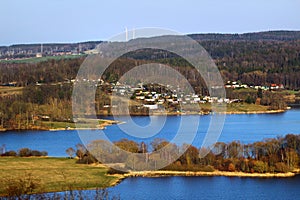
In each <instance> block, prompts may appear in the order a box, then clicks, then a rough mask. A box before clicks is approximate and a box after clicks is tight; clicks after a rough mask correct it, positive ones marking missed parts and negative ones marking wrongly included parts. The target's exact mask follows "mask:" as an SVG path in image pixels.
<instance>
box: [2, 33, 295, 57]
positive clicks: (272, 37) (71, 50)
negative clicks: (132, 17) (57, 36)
mask: <svg viewBox="0 0 300 200" xmlns="http://www.w3.org/2000/svg"><path fill="white" fill-rule="evenodd" d="M188 36H190V37H191V38H193V39H194V40H196V41H198V42H200V43H201V42H213V41H222V42H226V41H232V42H235V41H236V42H239V41H240V42H259V41H264V42H292V41H298V40H300V31H286V30H281V31H266V32H257V33H243V34H221V33H205V34H203V33H201V34H189V35H188ZM101 42H103V41H88V42H79V43H44V44H43V45H42V46H43V48H42V49H43V56H53V55H61V54H85V53H86V52H88V51H90V50H93V49H95V48H96V46H97V45H98V44H100V43H101ZM39 53H41V44H15V45H11V46H0V59H15V58H28V57H34V56H35V55H37V54H39Z"/></svg>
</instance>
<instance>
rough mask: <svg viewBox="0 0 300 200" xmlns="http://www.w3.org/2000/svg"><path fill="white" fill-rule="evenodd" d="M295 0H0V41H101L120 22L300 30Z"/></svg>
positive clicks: (191, 29) (192, 28)
mask: <svg viewBox="0 0 300 200" xmlns="http://www.w3.org/2000/svg"><path fill="white" fill-rule="evenodd" d="M299 8H300V0H184V1H183V0H152V1H148V0H147V1H146V0H126V1H125V0H108V1H103V0H82V1H77V0H1V1H0V22H1V28H0V46H1V45H10V44H17V43H46V42H79V41H88V40H106V39H108V38H110V37H111V36H113V35H115V34H118V33H120V32H123V31H124V29H125V27H128V29H132V28H143V27H159V28H166V29H172V30H175V31H178V32H181V33H245V32H257V31H268V30H300V9H299Z"/></svg>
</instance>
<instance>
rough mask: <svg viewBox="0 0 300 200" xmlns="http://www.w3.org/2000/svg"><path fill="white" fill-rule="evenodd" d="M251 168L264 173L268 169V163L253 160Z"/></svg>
mask: <svg viewBox="0 0 300 200" xmlns="http://www.w3.org/2000/svg"><path fill="white" fill-rule="evenodd" d="M253 169H254V171H255V172H258V173H264V172H267V171H268V163H266V162H263V161H255V162H254V166H253Z"/></svg>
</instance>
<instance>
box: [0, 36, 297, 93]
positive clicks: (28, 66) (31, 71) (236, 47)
mask: <svg viewBox="0 0 300 200" xmlns="http://www.w3.org/2000/svg"><path fill="white" fill-rule="evenodd" d="M190 36H191V37H192V38H194V39H195V40H197V41H198V42H199V43H200V44H201V45H202V46H203V47H204V48H205V49H206V50H207V51H208V52H209V54H210V55H211V57H212V58H213V59H214V61H215V62H216V64H217V66H218V67H219V69H220V71H221V74H222V76H223V79H224V82H226V81H240V82H242V83H245V84H248V85H270V84H283V85H284V87H285V88H287V89H294V90H295V89H300V78H299V77H300V31H270V32H259V33H246V34H193V35H190ZM97 43H100V42H87V43H80V44H69V45H68V44H61V46H60V47H62V48H64V50H65V51H71V52H72V51H75V52H78V51H79V48H80V49H81V50H82V51H83V50H90V49H93V48H94V47H95V46H96V44H97ZM53 45H54V46H53ZM31 47H32V48H35V49H36V50H35V51H38V48H39V45H33V46H31V45H17V46H12V47H10V48H9V49H10V51H12V49H18V51H19V52H22V48H27V50H26V51H28V52H30V48H31ZM60 47H58V46H57V49H58V50H59V48H60ZM43 48H44V51H47V52H49V54H50V55H51V52H53V50H54V49H56V47H55V44H52V46H51V45H47V44H44V45H43ZM0 49H1V48H0ZM47 49H48V50H47ZM49 49H50V50H49ZM72 49H73V50H72ZM76 49H77V50H76ZM16 51H17V50H16ZM0 54H1V52H0ZM165 55H166V54H165V53H164V52H163V53H162V54H159V53H158V54H155V56H154V57H153V52H151V51H150V52H149V50H141V51H140V50H139V51H136V52H133V53H131V54H130V55H129V56H128V58H129V59H127V60H126V59H123V60H122V61H121V63H120V62H119V63H118V64H119V65H120V66H123V67H121V68H120V67H118V66H114V69H113V71H112V72H113V73H115V74H111V76H110V77H114V78H113V79H115V78H117V77H118V76H119V75H121V74H123V73H125V72H126V70H128V69H129V68H130V66H131V67H132V63H137V62H133V61H132V59H133V58H135V59H137V60H141V61H140V62H141V63H144V61H146V60H152V61H156V62H163V63H166V64H170V65H173V66H176V67H178V68H179V69H180V71H181V72H182V73H183V74H185V75H187V76H189V77H187V78H188V79H189V81H191V82H192V83H199V80H200V79H199V77H197V76H194V73H193V72H191V71H190V70H191V68H189V67H187V65H186V63H185V62H183V61H182V59H178V58H176V57H173V55H170V54H169V55H168V56H167V57H165ZM3 56H5V55H4V54H3V53H2V57H3ZM83 60H84V57H80V58H75V59H72V60H70V59H65V60H48V61H43V62H41V63H21V64H18V63H14V62H2V61H0V84H5V83H7V82H17V85H19V86H24V85H26V84H34V83H36V82H43V83H47V82H55V81H62V80H65V79H72V78H75V76H76V73H77V70H78V68H79V66H80V64H81V63H82V61H83ZM126 66H128V67H126ZM188 71H189V72H188Z"/></svg>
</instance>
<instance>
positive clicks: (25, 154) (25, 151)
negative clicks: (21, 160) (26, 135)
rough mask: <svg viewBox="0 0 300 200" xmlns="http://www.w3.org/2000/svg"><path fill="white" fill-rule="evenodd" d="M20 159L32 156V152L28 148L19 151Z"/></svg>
mask: <svg viewBox="0 0 300 200" xmlns="http://www.w3.org/2000/svg"><path fill="white" fill-rule="evenodd" d="M19 156H20V157H29V156H31V150H30V149H28V148H22V149H20V150H19Z"/></svg>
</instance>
